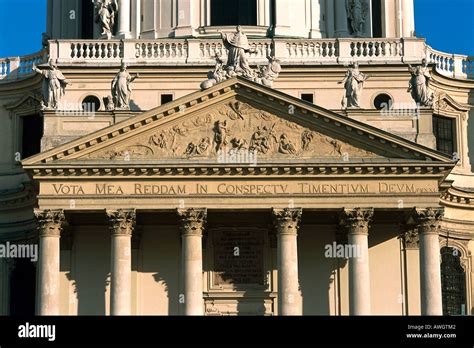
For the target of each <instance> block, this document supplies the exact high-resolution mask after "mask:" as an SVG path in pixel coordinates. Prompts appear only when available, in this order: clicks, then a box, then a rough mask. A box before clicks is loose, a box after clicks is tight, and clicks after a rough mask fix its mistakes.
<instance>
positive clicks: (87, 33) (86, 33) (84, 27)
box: [80, 1, 95, 39]
mask: <svg viewBox="0 0 474 348" xmlns="http://www.w3.org/2000/svg"><path fill="white" fill-rule="evenodd" d="M80 3H81V6H82V15H81V39H93V38H94V37H93V36H94V17H95V10H94V2H93V1H81V2H80Z"/></svg>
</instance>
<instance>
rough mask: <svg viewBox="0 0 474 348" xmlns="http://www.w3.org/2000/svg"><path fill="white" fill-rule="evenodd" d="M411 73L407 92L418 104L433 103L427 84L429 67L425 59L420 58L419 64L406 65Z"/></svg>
mask: <svg viewBox="0 0 474 348" xmlns="http://www.w3.org/2000/svg"><path fill="white" fill-rule="evenodd" d="M408 69H409V70H410V73H411V79H410V83H409V87H408V92H410V93H411V96H412V98H413V99H414V100H415V102H416V103H417V104H418V105H420V106H431V105H432V104H433V97H434V96H433V93H430V90H429V85H430V80H431V74H430V68H429V67H428V63H427V61H426V59H423V60H422V63H421V65H419V66H417V67H412V66H411V65H410V64H409V65H408Z"/></svg>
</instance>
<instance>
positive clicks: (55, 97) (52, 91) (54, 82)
mask: <svg viewBox="0 0 474 348" xmlns="http://www.w3.org/2000/svg"><path fill="white" fill-rule="evenodd" d="M42 67H44V69H42V70H40V69H38V68H37V67H36V65H33V71H36V72H37V73H38V74H41V75H43V76H44V81H43V103H42V104H43V107H44V108H47V109H57V108H58V106H59V105H60V103H61V98H62V97H63V95H64V93H65V91H66V86H67V85H69V84H70V83H69V81H68V80H66V78H65V77H64V75H63V73H62V72H61V71H59V69H58V67H57V66H56V64H55V63H53V61H52V60H50V61H49V63H48V65H45V66H42Z"/></svg>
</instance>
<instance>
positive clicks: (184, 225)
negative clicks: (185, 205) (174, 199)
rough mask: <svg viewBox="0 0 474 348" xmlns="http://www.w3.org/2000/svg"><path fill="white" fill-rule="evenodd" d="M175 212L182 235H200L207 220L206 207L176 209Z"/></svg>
mask: <svg viewBox="0 0 474 348" xmlns="http://www.w3.org/2000/svg"><path fill="white" fill-rule="evenodd" d="M177 214H178V219H179V228H180V231H181V234H182V235H183V236H186V235H198V236H202V231H203V229H204V225H205V224H206V220H207V209H205V208H199V209H196V208H190V209H178V210H177Z"/></svg>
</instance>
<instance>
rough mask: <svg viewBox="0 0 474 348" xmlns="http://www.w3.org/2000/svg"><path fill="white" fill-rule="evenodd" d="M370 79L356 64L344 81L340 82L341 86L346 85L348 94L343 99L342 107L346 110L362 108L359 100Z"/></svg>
mask: <svg viewBox="0 0 474 348" xmlns="http://www.w3.org/2000/svg"><path fill="white" fill-rule="evenodd" d="M368 78H369V76H367V75H365V74H364V73H362V72H360V70H359V63H357V62H355V63H354V64H353V66H352V68H351V67H350V68H349V69H348V70H347V72H346V76H345V77H344V80H342V81H341V82H339V84H342V83H343V84H344V88H345V89H346V94H345V96H344V98H343V99H342V106H343V107H344V108H348V107H349V108H351V107H353V108H360V106H359V99H360V96H361V94H362V89H363V88H364V82H365V81H366V80H367V79H368Z"/></svg>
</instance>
